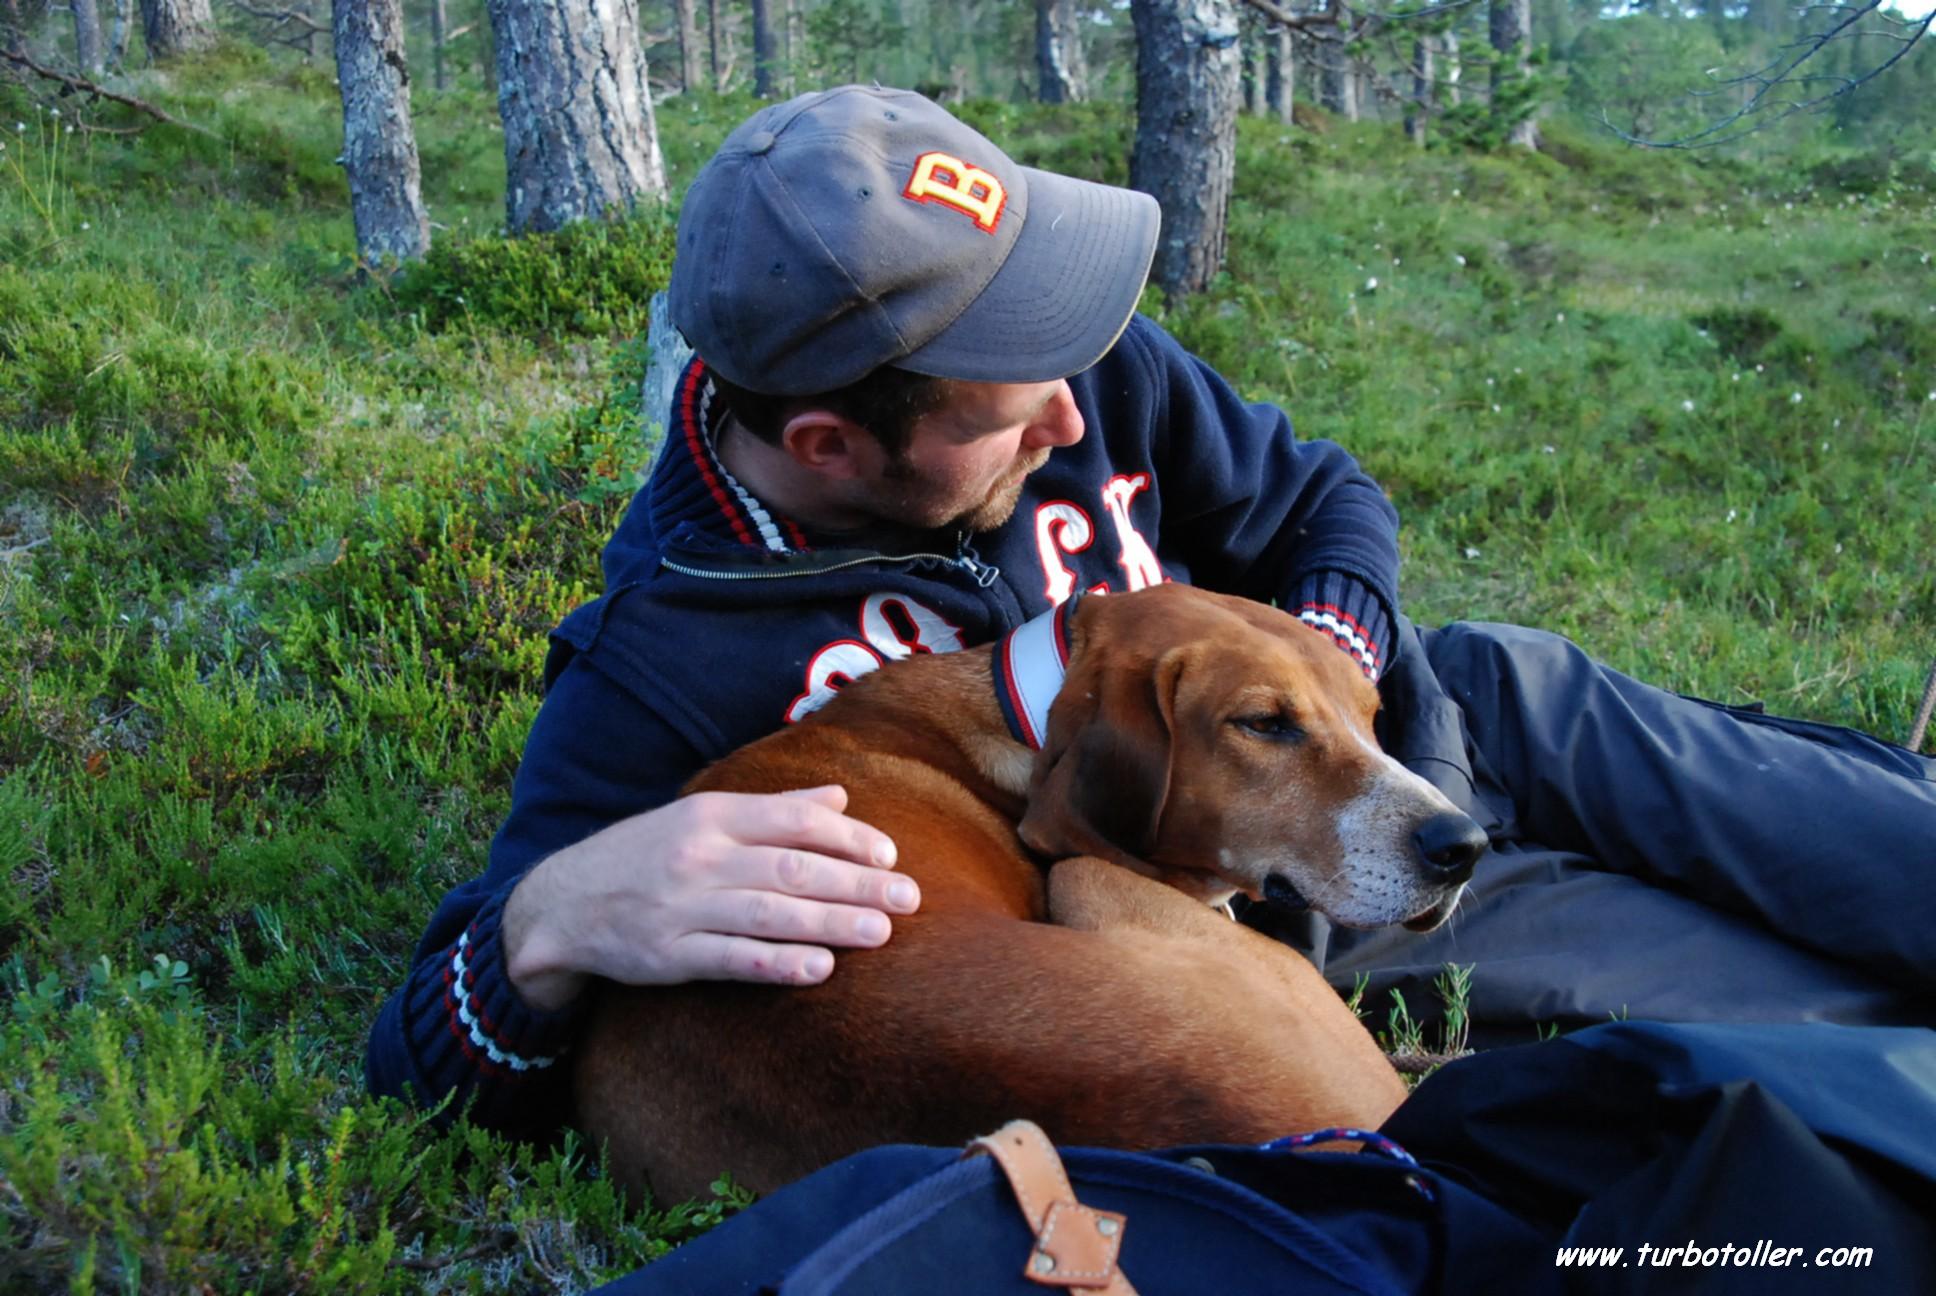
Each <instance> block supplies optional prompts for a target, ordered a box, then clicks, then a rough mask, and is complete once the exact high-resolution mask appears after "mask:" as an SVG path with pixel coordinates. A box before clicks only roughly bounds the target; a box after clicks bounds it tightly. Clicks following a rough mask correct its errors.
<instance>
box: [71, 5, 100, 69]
mask: <svg viewBox="0 0 1936 1296" xmlns="http://www.w3.org/2000/svg"><path fill="white" fill-rule="evenodd" d="M72 7H73V10H74V63H75V66H77V67H79V68H80V70H81V75H82V76H84V77H98V76H100V75H101V10H100V9H99V8H98V7H97V6H96V5H95V3H94V0H73V5H72Z"/></svg>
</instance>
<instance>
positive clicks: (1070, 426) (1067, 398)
mask: <svg viewBox="0 0 1936 1296" xmlns="http://www.w3.org/2000/svg"><path fill="white" fill-rule="evenodd" d="M1083 431H1084V428H1083V423H1082V411H1081V410H1079V409H1077V408H1076V394H1075V393H1074V392H1072V391H1070V390H1069V383H1068V380H1067V379H1064V380H1063V381H1062V383H1061V384H1059V386H1058V387H1057V390H1056V393H1055V395H1054V396H1053V397H1051V398H1050V400H1049V403H1048V404H1047V405H1044V406H1043V407H1042V412H1041V413H1040V414H1038V415H1036V416H1035V419H1034V421H1033V422H1031V423H1030V424H1029V425H1028V427H1027V428H1026V429H1024V430H1023V432H1022V445H1023V448H1025V449H1028V450H1039V449H1041V448H1043V447H1044V446H1072V445H1074V444H1075V443H1076V442H1078V441H1080V440H1082V434H1083Z"/></svg>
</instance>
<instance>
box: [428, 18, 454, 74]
mask: <svg viewBox="0 0 1936 1296" xmlns="http://www.w3.org/2000/svg"><path fill="white" fill-rule="evenodd" d="M449 30H450V15H449V14H448V13H447V12H446V11H445V9H444V0H430V85H431V88H432V89H434V90H435V91H437V93H438V94H442V93H443V92H444V90H445V88H446V87H447V86H448V85H449V84H450V83H449V82H448V81H447V80H445V78H444V33H445V32H446V31H449Z"/></svg>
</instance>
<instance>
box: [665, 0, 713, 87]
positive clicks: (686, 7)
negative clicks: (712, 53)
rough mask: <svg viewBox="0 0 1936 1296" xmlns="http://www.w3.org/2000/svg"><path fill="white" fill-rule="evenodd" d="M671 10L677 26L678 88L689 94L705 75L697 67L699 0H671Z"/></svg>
mask: <svg viewBox="0 0 1936 1296" xmlns="http://www.w3.org/2000/svg"><path fill="white" fill-rule="evenodd" d="M672 12H673V17H674V19H675V21H676V22H677V25H678V28H679V88H680V89H681V90H683V91H685V92H686V93H687V94H691V93H692V92H693V91H695V90H697V89H699V79H700V78H701V77H702V76H704V75H705V73H704V72H702V71H701V70H700V67H699V0H672Z"/></svg>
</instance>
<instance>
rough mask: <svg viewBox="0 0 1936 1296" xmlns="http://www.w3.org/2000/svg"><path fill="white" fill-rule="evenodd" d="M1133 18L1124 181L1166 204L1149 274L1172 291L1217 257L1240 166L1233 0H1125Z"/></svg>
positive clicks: (1188, 284) (1189, 289)
mask: <svg viewBox="0 0 1936 1296" xmlns="http://www.w3.org/2000/svg"><path fill="white" fill-rule="evenodd" d="M1130 10H1131V13H1132V14H1133V16H1134V18H1135V21H1136V147H1135V151H1134V153H1133V154H1132V155H1131V157H1130V163H1129V183H1130V186H1131V187H1132V188H1135V189H1141V190H1143V191H1144V192H1145V193H1148V194H1152V195H1154V196H1155V198H1156V200H1157V202H1159V203H1160V204H1162V207H1163V233H1162V236H1161V237H1160V238H1159V239H1158V241H1157V244H1156V262H1155V265H1154V266H1153V267H1152V269H1151V277H1152V278H1153V279H1154V280H1155V281H1156V283H1157V284H1159V285H1160V286H1161V287H1162V289H1163V291H1164V292H1166V293H1168V294H1170V295H1171V296H1172V297H1175V296H1180V295H1182V294H1185V293H1193V292H1199V291H1201V290H1202V289H1203V288H1204V287H1205V286H1206V285H1208V284H1209V282H1210V279H1211V277H1212V276H1213V275H1215V274H1216V273H1217V271H1218V269H1220V268H1221V267H1222V265H1223V255H1224V237H1225V229H1226V224H1227V220H1228V217H1229V212H1230V188H1231V182H1232V180H1233V178H1234V177H1235V175H1236V170H1237V147H1236V145H1237V96H1238V76H1239V73H1240V71H1241V69H1242V64H1243V51H1242V49H1241V48H1240V46H1239V42H1238V32H1237V14H1236V11H1235V8H1234V5H1233V0H1131V5H1130Z"/></svg>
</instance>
